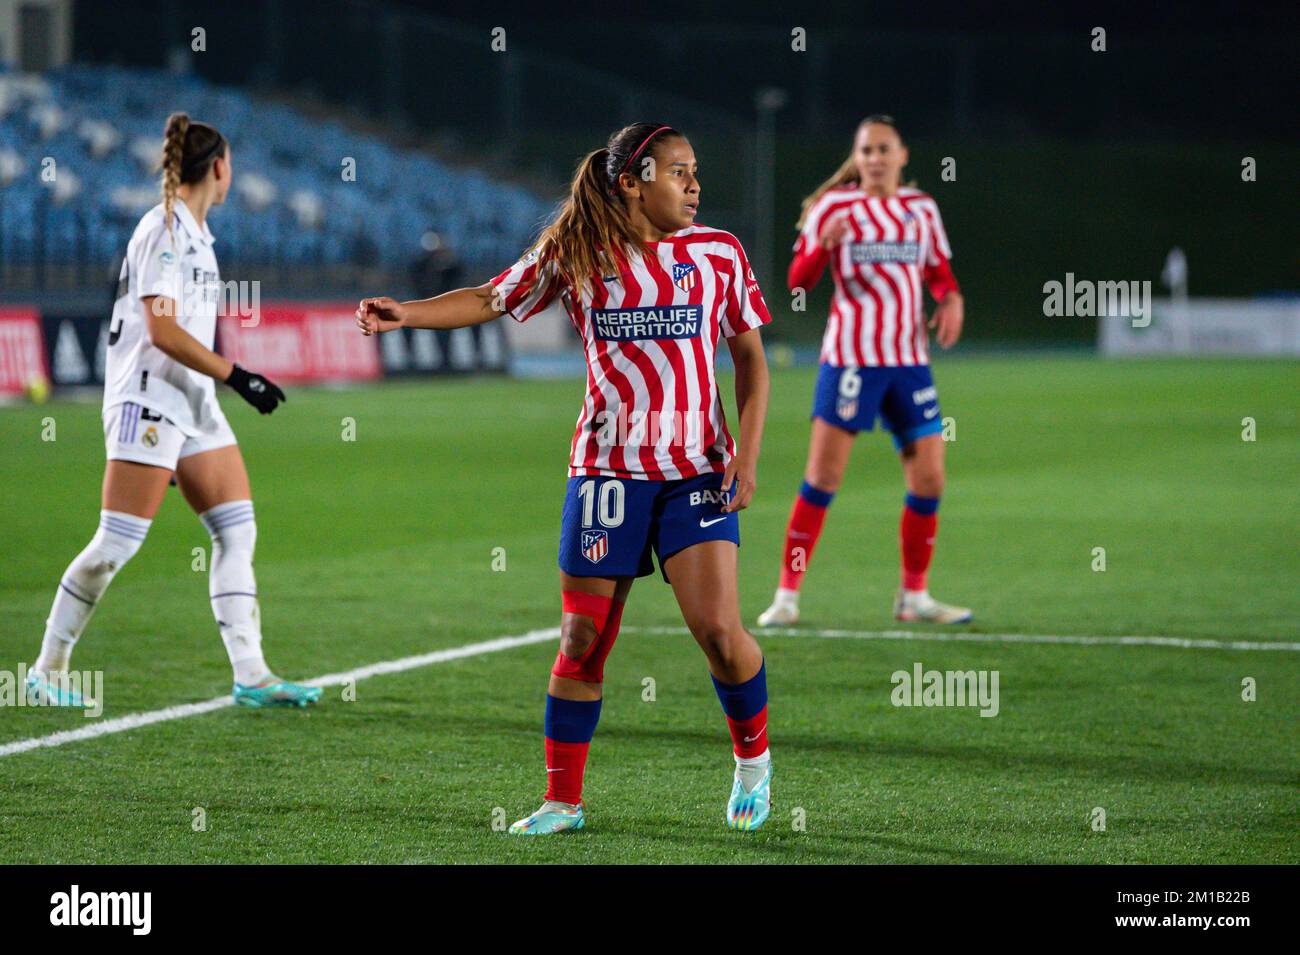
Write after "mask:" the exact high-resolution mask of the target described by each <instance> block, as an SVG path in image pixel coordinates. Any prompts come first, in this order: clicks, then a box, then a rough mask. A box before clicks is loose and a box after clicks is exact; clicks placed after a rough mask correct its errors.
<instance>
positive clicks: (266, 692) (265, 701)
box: [234, 677, 321, 707]
mask: <svg viewBox="0 0 1300 955" xmlns="http://www.w3.org/2000/svg"><path fill="white" fill-rule="evenodd" d="M271 680H272V681H273V682H271V683H266V684H263V685H261V686H244V685H242V684H240V683H236V684H235V690H234V697H235V702H236V703H237V704H239V705H240V706H251V707H269V706H297V707H304V706H306V705H307V704H308V703H315V702H316V701H317V700H319V699H320V694H321V688H320V687H318V686H301V685H299V684H297V683H289V682H287V681H285V680H281V679H280V678H279V677H271Z"/></svg>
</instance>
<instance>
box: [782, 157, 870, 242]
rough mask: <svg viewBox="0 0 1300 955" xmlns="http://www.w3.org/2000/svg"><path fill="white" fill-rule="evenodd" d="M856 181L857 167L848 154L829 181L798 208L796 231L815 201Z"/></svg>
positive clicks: (815, 190)
mask: <svg viewBox="0 0 1300 955" xmlns="http://www.w3.org/2000/svg"><path fill="white" fill-rule="evenodd" d="M857 181H858V167H857V164H855V163H854V162H853V154H852V153H849V158H848V159H846V160H844V162H842V163H840V168H839V169H836V170H835V172H834V174H832V175H831V177H830V178H829V179H827V180H826V181H825V182H823V183H822V184H821V185H820V186H818V187H817V188H816V189H814V190H813V192H812V194H811V195H809V196H807V197H806V198H805V199H804V201H803V204H802V205H800V207H799V221H798V222H796V223H795V228H796V229H802V228H803V224H804V222H805V221H806V220H807V218H808V213H809V211H811V209H812V207H813V206H814V205H816V204H817V200H818V199H820V198H821V197H822V196H824V195H826V193H828V192H830V191H831V190H832V189H838V188H839V187H840V186H847V185H850V184H856V183H857Z"/></svg>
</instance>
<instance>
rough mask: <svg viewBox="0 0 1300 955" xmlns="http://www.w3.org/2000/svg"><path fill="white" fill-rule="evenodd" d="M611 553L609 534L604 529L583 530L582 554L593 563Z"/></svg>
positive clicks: (598, 561)
mask: <svg viewBox="0 0 1300 955" xmlns="http://www.w3.org/2000/svg"><path fill="white" fill-rule="evenodd" d="M608 553H609V535H608V534H607V533H605V532H604V531H583V532H582V556H583V557H585V558H587V560H589V561H591V562H592V563H593V564H598V563H600V559H601V558H602V557H604V556H605V555H606V554H608Z"/></svg>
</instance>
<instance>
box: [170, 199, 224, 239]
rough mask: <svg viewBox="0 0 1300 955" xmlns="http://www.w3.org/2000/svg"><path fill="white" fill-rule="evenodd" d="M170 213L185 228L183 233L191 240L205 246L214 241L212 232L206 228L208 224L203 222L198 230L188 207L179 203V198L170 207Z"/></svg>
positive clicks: (197, 225) (196, 222) (181, 202)
mask: <svg viewBox="0 0 1300 955" xmlns="http://www.w3.org/2000/svg"><path fill="white" fill-rule="evenodd" d="M172 211H173V212H174V213H175V215H176V220H177V221H178V222H180V224H181V225H182V226H184V227H185V231H186V232H187V233H189V235H190V237H191V238H194V239H198V240H199V241H201V242H204V243H206V244H207V245H211V244H212V243H213V242H214V241H215V236H213V234H212V230H211V229H209V228H208V224H207V223H206V222H205V223H203V227H202V228H199V223H198V220H197V219H195V218H194V213H192V212H190V207H189V206H187V205H186V204H185V203H184V202H183V201H181V199H180V198H179V197H177V200H176V202H175V204H173V205H172Z"/></svg>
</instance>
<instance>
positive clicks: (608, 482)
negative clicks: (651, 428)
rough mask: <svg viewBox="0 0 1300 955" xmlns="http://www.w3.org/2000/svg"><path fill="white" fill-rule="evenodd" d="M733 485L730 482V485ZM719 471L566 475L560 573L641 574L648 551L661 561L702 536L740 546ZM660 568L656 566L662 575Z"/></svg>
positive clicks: (650, 568)
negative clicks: (670, 477)
mask: <svg viewBox="0 0 1300 955" xmlns="http://www.w3.org/2000/svg"><path fill="white" fill-rule="evenodd" d="M733 489H734V482H733ZM730 499H731V492H730V491H723V490H722V475H721V473H718V472H712V473H709V474H701V475H698V476H696V477H693V478H683V479H681V480H677V481H637V480H633V479H631V478H616V477H571V478H569V483H568V486H567V487H566V489H565V493H564V513H563V516H562V517H561V520H560V570H562V571H564V572H565V573H566V574H569V575H570V576H572V577H645V576H647V575H649V574H652V573H654V563H653V561H652V560H651V556H650V555H651V551H652V550H653V552H654V554H655V556H656V557H657V558H658V559H659V568H660V570H661V571H662V570H663V566H664V561H666V560H667V559H668V558H669V557H672V556H673V554H676V553H677V552H678V551H681V550H685V549H686V548H687V547H690V546H691V545H692V544H699V543H701V542H702V541H716V540H724V541H731V542H732V543H733V544H735V545H736V546H737V547H739V546H740V519H739V517H738V516H737V514H736V512H734V511H732V512H729V513H723V511H722V506H723V505H724V504H726V503H727V502H728V501H729V500H730ZM667 579H668V573H667V572H666V571H664V580H667Z"/></svg>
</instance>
